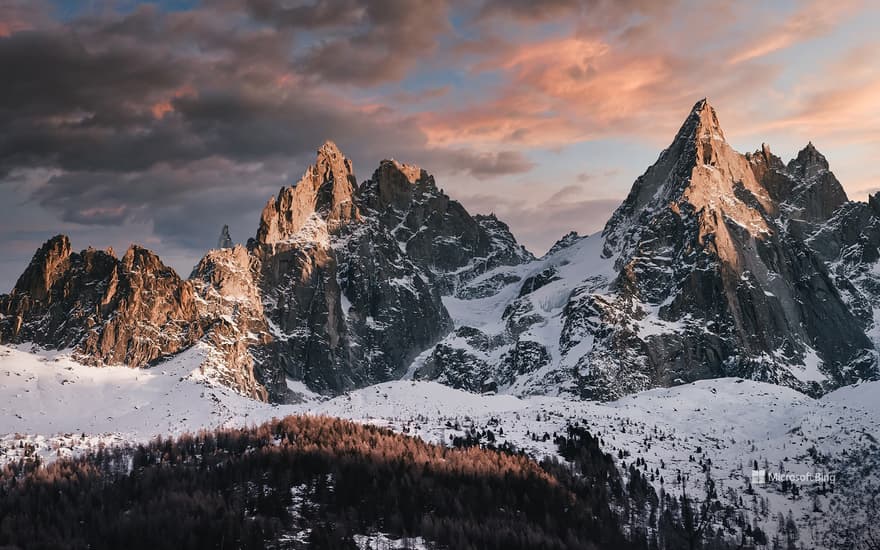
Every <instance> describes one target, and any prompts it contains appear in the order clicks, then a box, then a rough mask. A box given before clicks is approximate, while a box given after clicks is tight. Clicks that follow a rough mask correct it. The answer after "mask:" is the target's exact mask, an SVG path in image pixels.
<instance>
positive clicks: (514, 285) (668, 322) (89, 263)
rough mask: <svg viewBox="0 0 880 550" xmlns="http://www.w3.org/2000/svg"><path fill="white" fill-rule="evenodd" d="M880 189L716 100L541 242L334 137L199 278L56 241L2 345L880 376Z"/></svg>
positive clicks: (255, 373)
mask: <svg viewBox="0 0 880 550" xmlns="http://www.w3.org/2000/svg"><path fill="white" fill-rule="evenodd" d="M878 204H880V199H878V198H877V196H876V195H875V196H872V197H870V198H869V201H868V202H867V203H859V202H852V201H848V199H847V197H846V194H845V192H844V191H843V188H842V186H841V185H840V183H839V182H838V181H837V179H836V178H835V177H834V174H833V173H832V172H831V171H830V168H829V164H828V162H827V160H826V159H825V157H824V156H823V155H822V154H821V153H819V151H818V150H817V149H816V148H815V146H813V144H812V142H810V143H808V145H807V146H806V147H804V148H803V149H802V150H801V151H800V152H799V153H798V155H797V156H796V157H795V158H794V159H792V160H791V161H789V162H788V163H787V164H786V163H784V162H783V161H782V160H781V159H779V157H777V156H775V155H773V154H772V153H771V151H770V148H769V146H767V145H766V144H763V145H762V147H761V149H759V150H758V151H756V152H754V153H746V154H744V155H743V154H740V153H738V152H736V151H735V150H733V148H732V147H731V146H730V145H729V144H728V143H727V141H726V139H725V137H724V132H723V130H722V129H721V125H720V122H719V119H718V116H717V114H716V112H715V110H714V108H713V107H712V106H711V105H710V104H709V102H708V101H707V100H706V99H702V100H700V101H698V102H697V103H696V104H695V105H694V107H693V108H692V109H691V111H690V113H689V114H688V116H687V117H686V119H685V121H684V123H683V124H682V126H681V127H680V129H679V131H678V132H677V133H676V136H675V137H674V139H673V141H672V142H671V144H670V146H669V147H667V148H666V149H664V151H663V152H661V154H660V155H659V156H658V159H657V161H656V162H655V163H654V164H653V165H652V166H651V167H649V168H648V169H647V170H646V171H645V173H644V174H643V175H642V176H640V177H639V178H637V179H636V181H635V183H634V184H633V187H632V189H631V191H630V193H629V195H628V196H627V198H626V199H625V200H624V201H623V203H622V204H621V205H620V207H618V209H617V210H616V211H615V212H614V214H613V215H612V216H611V218H610V219H609V220H608V223H607V224H606V226H605V228H604V230H603V231H602V232H601V233H599V234H595V235H592V236H589V237H580V236H578V235H577V234H571V233H570V234H568V235H566V236H565V237H563V239H561V240H560V241H559V242H557V243H556V244H555V245H554V246H553V247H552V248H551V250H549V251H548V252H547V254H545V256H543V257H542V258H540V259H536V258H535V257H534V256H533V255H532V254H531V253H529V252H528V251H527V250H525V248H524V247H522V246H521V245H519V244H518V243H517V242H516V239H515V237H514V236H513V234H512V233H511V232H510V230H509V227H508V226H507V225H506V224H504V223H503V222H502V221H501V220H498V219H497V218H496V217H495V216H494V215H489V216H481V215H476V216H471V215H470V214H469V213H468V212H467V210H466V209H465V208H464V207H463V206H462V205H461V204H460V203H458V202H457V201H455V200H453V199H451V198H450V197H449V196H447V195H446V194H445V193H443V192H442V191H441V190H440V189H439V188H438V187H437V185H436V183H435V181H434V178H433V176H431V175H430V174H428V173H427V172H426V171H425V170H423V169H421V168H419V167H417V166H413V165H407V164H403V163H400V162H398V161H394V160H385V161H382V162H381V163H380V165H379V167H378V168H377V169H376V170H375V171H374V173H373V174H372V176H371V177H370V178H369V179H367V180H364V181H363V182H362V183H360V184H358V183H357V178H356V176H355V173H354V167H353V164H352V163H351V161H350V160H349V159H347V158H346V157H345V156H344V155H343V154H342V152H341V151H340V150H339V148H338V147H337V146H336V145H335V144H334V143H333V142H330V141H327V142H325V143H324V144H323V145H322V146H321V147H320V148H319V149H318V150H317V155H316V161H315V164H313V165H312V166H310V167H309V168H308V169H307V170H306V171H305V173H304V174H303V177H302V178H301V179H300V180H299V182H298V183H296V184H295V185H293V186H289V187H284V188H282V189H281V190H280V191H279V193H278V194H277V196H275V197H272V198H270V199H269V201H268V202H267V204H266V206H265V208H264V209H263V212H262V214H261V217H260V222H259V226H258V230H257V233H256V235H255V237H253V238H251V239H249V240H248V243H247V245H246V246H233V245H232V242H231V239H230V238H229V235H228V228H224V230H223V232H221V238H220V239H219V241H218V245H219V248H218V249H216V250H212V251H210V252H208V253H207V254H206V255H205V257H204V258H203V259H202V260H201V261H200V262H199V265H198V266H197V267H196V268H195V269H194V270H193V273H192V275H191V276H190V278H189V279H187V280H183V279H180V278H179V277H177V275H176V274H174V273H173V270H169V268H166V267H165V266H164V264H162V263H161V260H159V259H158V257H157V256H155V255H153V254H152V253H149V252H148V251H146V250H145V249H141V248H139V247H136V246H133V247H132V248H130V249H129V250H128V251H127V252H126V254H125V256H124V257H123V258H122V259H121V260H117V259H115V256H113V255H112V254H110V253H106V252H98V251H92V250H91V249H89V250H86V251H83V252H82V253H74V252H71V249H70V243H69V239H67V238H66V237H61V236H59V237H55V238H53V239H51V240H50V241H48V242H47V243H46V244H45V245H44V246H43V247H42V248H41V249H40V250H39V251H38V252H37V254H36V255H35V257H34V260H33V261H32V262H31V265H30V266H29V267H28V269H27V270H26V271H25V273H24V274H23V275H22V277H21V278H20V279H19V282H18V283H17V284H16V287H15V289H14V290H13V292H12V293H11V294H9V295H3V296H0V313H2V315H3V317H2V318H0V341H2V342H13V343H15V342H22V341H32V342H34V343H37V344H40V345H43V346H48V347H56V348H57V347H69V346H74V347H75V348H76V349H77V353H78V354H79V356H80V357H82V359H83V360H84V361H86V362H92V363H95V364H120V363H121V364H128V365H130V366H136V367H141V366H146V365H149V364H154V363H156V362H157V361H161V360H163V359H165V358H167V357H170V356H171V355H173V354H175V353H178V352H179V351H181V350H182V349H186V348H187V347H190V346H193V345H200V346H205V347H206V348H207V349H208V350H210V353H209V354H208V357H209V359H206V362H205V365H203V368H204V370H205V371H206V372H208V373H210V376H212V377H213V378H214V379H215V381H217V382H219V383H221V384H224V385H227V386H230V387H233V388H235V389H236V390H237V391H239V392H240V393H242V394H244V395H247V396H249V397H254V398H257V399H260V400H270V401H285V400H290V399H296V390H295V389H294V388H296V384H295V382H298V381H302V382H304V383H305V384H306V386H307V387H308V388H310V389H311V390H314V391H319V392H323V393H329V394H336V393H339V392H341V391H346V390H348V389H353V388H356V387H362V386H365V385H369V384H371V383H376V382H382V381H387V380H393V379H396V378H400V377H401V376H415V377H422V378H428V379H435V380H440V381H442V382H444V383H448V384H450V385H453V386H455V387H460V388H465V389H469V390H471V391H486V390H491V391H502V392H511V393H518V394H529V393H551V394H552V393H567V394H575V395H579V396H581V397H587V398H598V399H611V398H616V397H619V396H621V395H624V394H626V393H632V392H634V391H640V390H643V389H647V388H650V387H655V386H669V385H674V384H677V383H680V382H682V381H692V380H696V379H700V378H713V377H718V376H743V377H746V378H753V379H756V380H762V381H770V382H775V383H781V384H783V385H789V386H792V387H795V388H796V389H799V390H800V391H804V392H807V393H811V394H820V393H823V392H825V391H828V390H829V389H833V388H834V387H838V386H840V385H842V384H845V383H848V382H852V381H855V380H859V379H864V378H874V377H876V376H877V346H878V345H880V344H878V342H880V329H878V328H877V327H878V324H880V311H878V310H877V308H875V307H874V306H873V304H875V303H877V302H878V300H877V299H878V298H880V275H878V270H877V269H876V261H877V257H878V256H880V253H878V249H880V221H878V216H880V206H877V205H878ZM71 258H74V260H71ZM872 266H873V267H872ZM169 271H170V272H169ZM120 277H122V279H121V280H122V287H123V288H124V289H125V292H123V293H122V294H121V295H120V296H121V297H119V298H115V296H116V294H117V290H116V289H117V287H118V286H119V284H120V282H119V281H120ZM84 289H88V292H87V291H86V290H84ZM94 289H98V291H97V292H92V290H94ZM111 289H112V292H111ZM153 292H158V293H159V295H160V296H162V297H163V299H162V300H161V301H162V304H163V305H159V304H158V302H157V301H155V300H147V299H144V298H145V297H146V296H147V295H148V294H150V293H153ZM167 304H171V307H170V308H168V307H165V306H166V305H167ZM77 311H82V312H88V313H83V314H81V315H73V316H72V317H71V316H70V313H71V312H77ZM68 317H70V318H71V319H73V320H74V321H75V322H68V320H67V319H68ZM56 325H57V326H63V327H65V328H64V331H63V332H62V333H56V332H57V331H56V332H53V331H52V330H48V331H47V329H46V328H45V327H54V326H56ZM53 330H54V329H53ZM166 333H168V334H166ZM157 335H158V336H157ZM169 335H170V337H168V336H169Z"/></svg>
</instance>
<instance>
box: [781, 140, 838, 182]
mask: <svg viewBox="0 0 880 550" xmlns="http://www.w3.org/2000/svg"><path fill="white" fill-rule="evenodd" d="M787 168H788V171H789V172H790V173H791V174H792V175H794V176H797V177H800V178H803V179H810V178H814V177H816V176H817V175H818V174H821V173H822V172H825V171H827V170H828V160H826V159H825V155H823V154H822V153H820V152H819V151H818V150H817V149H816V146H815V145H813V142H812V141H810V142H809V143H807V145H806V147H804V148H803V149H801V150H800V151H799V152H798V154H797V157H795V158H793V159H792V160H791V161H789V163H788V166H787Z"/></svg>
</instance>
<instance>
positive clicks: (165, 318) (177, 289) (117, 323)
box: [0, 235, 202, 367]
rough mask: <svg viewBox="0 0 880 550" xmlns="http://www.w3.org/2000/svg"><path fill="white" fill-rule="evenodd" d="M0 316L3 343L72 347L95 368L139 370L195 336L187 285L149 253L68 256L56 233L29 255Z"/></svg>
mask: <svg viewBox="0 0 880 550" xmlns="http://www.w3.org/2000/svg"><path fill="white" fill-rule="evenodd" d="M0 313H2V319H0V340H2V341H3V342H15V343H18V342H25V341H28V342H34V343H36V344H39V345H42V346H47V347H52V348H57V349H65V348H73V349H74V352H75V354H76V356H77V357H78V358H79V359H80V360H82V361H84V362H86V363H90V364H97V365H104V364H107V365H117V364H125V365H131V366H135V367H141V366H145V365H148V364H150V363H152V362H153V361H155V360H157V359H160V358H162V357H166V356H168V355H171V354H174V353H177V352H179V351H181V350H183V349H185V348H187V347H189V346H191V345H193V344H194V343H195V342H196V341H198V339H199V338H200V337H201V336H202V327H201V324H200V322H199V314H198V311H197V307H196V300H195V295H194V293H193V287H192V284H191V283H189V282H188V281H184V280H182V279H181V278H180V277H178V276H177V274H176V273H175V272H174V270H172V269H171V268H169V267H167V266H165V265H164V264H163V263H162V262H161V260H159V258H158V257H157V256H156V255H155V254H153V253H152V252H150V251H149V250H146V249H144V248H141V247H139V246H135V245H132V246H131V247H130V248H129V249H128V250H127V251H126V253H125V255H124V256H123V257H122V258H121V259H117V258H116V257H115V256H114V255H113V253H112V251H101V250H94V249H87V250H83V251H82V252H79V253H75V252H72V251H71V247H70V241H69V240H68V238H67V237H65V236H63V235H59V236H56V237H53V238H52V239H50V240H49V241H47V242H46V243H45V244H44V245H43V246H42V247H41V248H40V250H38V251H37V253H36V254H35V255H34V258H33V260H31V263H30V265H29V266H28V268H27V269H26V270H25V272H24V273H23V274H22V276H21V277H20V278H19V280H18V282H17V283H16V285H15V288H14V289H13V290H12V293H11V294H9V295H8V296H3V297H0Z"/></svg>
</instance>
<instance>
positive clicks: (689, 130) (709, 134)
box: [673, 98, 725, 142]
mask: <svg viewBox="0 0 880 550" xmlns="http://www.w3.org/2000/svg"><path fill="white" fill-rule="evenodd" d="M682 139H684V140H694V139H718V140H721V141H725V138H724V132H723V131H722V130H721V124H720V123H719V122H718V115H717V114H716V113H715V109H714V108H713V107H712V105H710V104H709V100H708V99H706V98H703V99H701V100H699V101H697V102H696V103H695V104H694V106H693V108H692V109H691V112H690V114H689V115H688V117H687V118H686V119H685V121H684V124H682V125H681V128H680V129H679V130H678V133H677V134H676V136H675V140H673V142H677V141H679V140H682Z"/></svg>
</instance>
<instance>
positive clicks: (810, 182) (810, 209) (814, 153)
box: [781, 142, 849, 229]
mask: <svg viewBox="0 0 880 550" xmlns="http://www.w3.org/2000/svg"><path fill="white" fill-rule="evenodd" d="M785 171H786V174H788V176H789V177H790V178H791V179H792V180H793V181H794V182H795V184H794V186H793V187H792V188H791V189H790V192H789V193H788V194H787V195H786V196H783V197H781V198H782V199H783V201H784V203H785V207H786V210H787V216H788V217H789V218H791V219H792V220H795V221H797V222H805V223H807V224H821V223H824V222H825V221H827V220H828V219H830V218H831V216H833V215H834V212H835V211H836V210H837V209H838V208H839V207H840V206H841V205H843V204H844V203H846V202H847V201H848V200H849V199H848V198H847V196H846V191H844V189H843V186H842V185H841V184H840V182H839V181H837V178H836V177H835V176H834V173H833V172H831V170H830V169H829V166H828V161H827V160H826V159H825V156H824V155H822V153H820V152H819V151H818V150H816V147H815V146H814V145H813V143H812V142H810V143H808V144H807V146H806V147H804V148H803V149H801V150H800V152H799V153H798V155H797V157H795V158H794V159H792V160H791V161H790V162H789V163H788V165H787V166H786V168H785ZM801 229H803V228H801Z"/></svg>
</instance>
